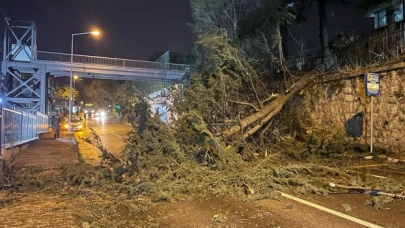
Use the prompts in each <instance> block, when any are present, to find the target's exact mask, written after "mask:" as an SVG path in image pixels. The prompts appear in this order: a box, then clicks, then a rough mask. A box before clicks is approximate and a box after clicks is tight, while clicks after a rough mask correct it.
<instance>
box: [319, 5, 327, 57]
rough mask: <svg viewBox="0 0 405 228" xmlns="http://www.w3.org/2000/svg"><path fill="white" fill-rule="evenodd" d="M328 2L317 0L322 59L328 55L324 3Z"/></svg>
mask: <svg viewBox="0 0 405 228" xmlns="http://www.w3.org/2000/svg"><path fill="white" fill-rule="evenodd" d="M327 2H328V0H318V12H319V39H320V42H321V51H322V59H324V58H326V56H328V54H329V43H328V42H329V39H328V29H327V24H326V3H327Z"/></svg>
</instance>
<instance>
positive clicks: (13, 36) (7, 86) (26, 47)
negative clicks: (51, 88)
mask: <svg viewBox="0 0 405 228" xmlns="http://www.w3.org/2000/svg"><path fill="white" fill-rule="evenodd" d="M36 33H37V30H36V27H35V23H34V22H26V21H18V20H10V19H7V18H6V19H5V31H4V43H3V45H4V46H3V62H2V64H1V78H2V82H3V93H4V94H3V96H4V100H5V101H6V102H7V103H8V104H10V103H13V104H18V105H19V106H20V107H21V108H23V109H27V110H30V111H40V112H42V113H46V112H47V110H46V109H47V105H46V103H47V102H46V101H47V99H44V98H45V97H47V92H48V91H47V89H46V88H47V75H46V65H44V64H40V65H37V64H27V63H32V62H33V61H35V60H36V51H37V50H36V49H37V44H36V38H37V34H36ZM41 98H43V99H41Z"/></svg>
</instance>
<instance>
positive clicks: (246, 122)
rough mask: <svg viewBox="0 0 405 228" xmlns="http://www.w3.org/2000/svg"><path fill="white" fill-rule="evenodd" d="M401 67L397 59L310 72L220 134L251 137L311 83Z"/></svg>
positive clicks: (326, 81) (401, 64) (404, 65)
mask: <svg viewBox="0 0 405 228" xmlns="http://www.w3.org/2000/svg"><path fill="white" fill-rule="evenodd" d="M403 67H405V63H404V62H403V59H399V60H398V61H395V62H387V63H385V64H383V65H378V66H369V67H365V68H362V69H356V70H352V71H347V72H338V73H329V74H325V73H321V72H324V71H325V68H324V69H322V68H321V69H320V68H317V69H315V70H313V71H310V72H308V73H306V74H304V75H302V76H301V77H300V79H299V80H298V81H296V82H295V83H294V85H293V87H292V89H291V91H289V92H288V93H286V94H283V95H281V96H278V97H277V98H276V99H274V100H273V101H272V102H271V103H270V104H267V105H266V106H264V107H263V108H261V109H259V110H257V112H255V113H253V114H252V115H249V116H247V117H245V118H243V119H241V120H240V121H239V122H238V123H237V124H235V125H233V126H232V127H230V128H228V129H225V130H224V131H223V132H222V135H223V136H224V137H230V136H232V135H235V134H236V133H239V132H241V133H242V134H241V135H242V138H243V139H246V138H248V137H249V136H252V135H253V134H255V133H256V132H257V131H259V130H260V129H261V128H262V127H263V126H264V125H265V124H266V123H267V122H269V121H270V120H271V119H272V118H273V117H274V116H276V115H277V114H279V113H280V111H281V110H282V109H283V106H284V105H285V104H286V102H287V101H288V99H290V98H291V97H292V96H294V95H295V94H296V93H297V92H299V91H301V90H302V89H305V88H306V87H307V86H308V85H311V84H313V83H328V82H332V81H336V80H344V79H348V78H353V77H357V76H362V75H364V74H365V73H367V72H383V71H387V70H394V69H398V68H403ZM253 124H254V125H253ZM252 125H253V127H251V128H249V129H248V130H247V131H246V132H244V130H245V129H246V128H247V127H250V126H252Z"/></svg>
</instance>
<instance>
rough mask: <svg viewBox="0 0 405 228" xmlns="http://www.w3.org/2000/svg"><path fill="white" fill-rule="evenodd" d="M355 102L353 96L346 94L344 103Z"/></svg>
mask: <svg viewBox="0 0 405 228" xmlns="http://www.w3.org/2000/svg"><path fill="white" fill-rule="evenodd" d="M353 100H354V96H353V95H352V94H345V96H344V101H346V102H352V101H353Z"/></svg>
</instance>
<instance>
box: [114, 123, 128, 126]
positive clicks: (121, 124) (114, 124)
mask: <svg viewBox="0 0 405 228" xmlns="http://www.w3.org/2000/svg"><path fill="white" fill-rule="evenodd" d="M112 124H114V125H117V126H119V127H125V126H124V125H122V124H117V123H112Z"/></svg>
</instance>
